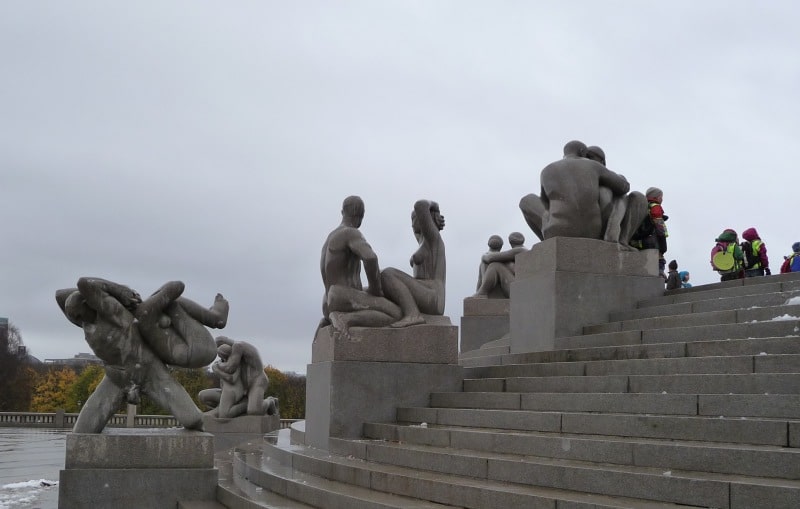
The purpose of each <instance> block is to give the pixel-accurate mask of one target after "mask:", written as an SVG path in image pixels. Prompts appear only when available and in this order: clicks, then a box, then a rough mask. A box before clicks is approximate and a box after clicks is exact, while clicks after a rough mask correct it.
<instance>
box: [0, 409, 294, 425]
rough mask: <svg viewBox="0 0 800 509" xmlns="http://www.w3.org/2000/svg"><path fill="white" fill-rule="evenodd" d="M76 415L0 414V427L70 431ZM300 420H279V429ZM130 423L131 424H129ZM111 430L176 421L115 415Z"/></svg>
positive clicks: (56, 413) (167, 423)
mask: <svg viewBox="0 0 800 509" xmlns="http://www.w3.org/2000/svg"><path fill="white" fill-rule="evenodd" d="M131 417H132V419H131ZM77 420H78V414H74V413H66V412H64V411H63V410H58V411H56V412H0V427H6V428H12V427H13V428H68V429H72V427H73V426H74V425H75V421H77ZM301 420H302V419H281V429H284V428H288V427H289V426H291V425H292V423H293V422H297V421H301ZM131 423H132V424H131ZM106 426H108V427H112V428H126V427H127V428H174V427H176V426H178V421H177V420H176V419H175V417H173V416H171V415H130V414H115V415H114V416H112V417H111V419H109V421H108V423H107V424H106Z"/></svg>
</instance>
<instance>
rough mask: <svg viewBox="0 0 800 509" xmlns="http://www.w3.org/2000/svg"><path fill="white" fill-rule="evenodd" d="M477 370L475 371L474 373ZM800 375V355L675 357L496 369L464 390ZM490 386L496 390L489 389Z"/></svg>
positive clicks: (466, 383)
mask: <svg viewBox="0 0 800 509" xmlns="http://www.w3.org/2000/svg"><path fill="white" fill-rule="evenodd" d="M474 371H475V370H471V371H470V373H473V372H474ZM787 372H789V373H792V372H800V354H782V355H769V354H767V353H764V354H763V355H761V354H759V355H740V356H713V357H671V358H656V359H622V360H610V361H577V362H548V363H532V364H510V365H506V366H493V367H491V368H488V369H485V370H483V372H482V376H483V377H484V378H467V379H465V380H464V391H480V392H485V391H496V390H503V389H497V388H496V387H498V386H497V382H495V380H497V379H502V378H507V377H544V376H584V375H587V376H605V375H650V374H652V375H666V374H719V373H787ZM486 387H493V388H491V389H487V388H486Z"/></svg>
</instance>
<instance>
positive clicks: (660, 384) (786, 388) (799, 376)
mask: <svg viewBox="0 0 800 509" xmlns="http://www.w3.org/2000/svg"><path fill="white" fill-rule="evenodd" d="M505 390H506V391H508V392H560V393H575V392H591V393H603V392H612V393H624V392H631V393H638V392H666V393H667V394H798V393H800V373H798V372H795V373H749V374H747V373H742V374H699V375H694V374H678V375H607V376H548V377H508V378H506V383H505Z"/></svg>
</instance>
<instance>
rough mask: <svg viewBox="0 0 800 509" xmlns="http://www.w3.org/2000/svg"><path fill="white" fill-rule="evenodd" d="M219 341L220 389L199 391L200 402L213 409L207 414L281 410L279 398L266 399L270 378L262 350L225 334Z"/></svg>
mask: <svg viewBox="0 0 800 509" xmlns="http://www.w3.org/2000/svg"><path fill="white" fill-rule="evenodd" d="M216 344H217V352H218V355H219V358H220V360H219V361H218V362H215V363H214V364H212V365H211V369H212V370H213V371H214V373H216V374H217V375H218V376H219V379H220V388H218V389H204V390H202V391H200V393H199V394H198V398H199V399H200V401H201V402H202V403H203V404H204V405H206V406H208V407H210V408H211V410H209V411H208V412H206V413H207V414H208V415H211V416H214V417H219V418H233V417H238V416H240V415H265V414H266V415H273V414H275V413H277V411H278V400H277V399H276V398H274V397H272V396H270V397H267V398H264V393H265V392H266V390H267V387H269V379H268V378H267V375H266V374H265V373H264V366H263V365H262V363H261V356H260V355H259V354H258V350H256V348H255V347H254V346H253V345H251V344H250V343H246V342H244V341H234V340H232V339H230V338H227V337H225V336H220V337H218V338H217V340H216Z"/></svg>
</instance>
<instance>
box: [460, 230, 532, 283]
mask: <svg viewBox="0 0 800 509" xmlns="http://www.w3.org/2000/svg"><path fill="white" fill-rule="evenodd" d="M495 236H496V235H495ZM490 241H491V239H490ZM500 242H501V244H500V245H501V246H502V239H501V240H500ZM524 242H525V237H524V236H523V235H522V234H521V233H519V232H512V233H511V234H509V236H508V243H509V244H510V245H511V249H507V250H505V251H500V250H499V249H498V250H497V251H489V252H488V253H486V254H484V255H483V256H482V257H481V266H484V265H485V266H486V269H485V270H484V272H483V277H482V278H481V280H480V281H479V286H478V291H477V292H476V293H475V295H473V298H487V297H489V294H490V293H491V292H492V290H494V289H495V288H500V290H501V292H502V294H503V296H505V297H506V298H508V297H509V296H510V295H511V282H512V281H514V262H515V259H516V257H517V255H518V254H519V253H522V252H524V251H527V248H526V247H525V246H523V243H524Z"/></svg>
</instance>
